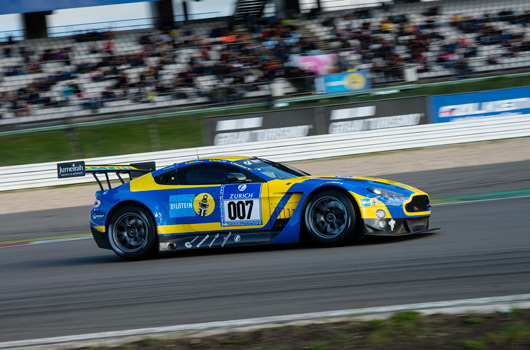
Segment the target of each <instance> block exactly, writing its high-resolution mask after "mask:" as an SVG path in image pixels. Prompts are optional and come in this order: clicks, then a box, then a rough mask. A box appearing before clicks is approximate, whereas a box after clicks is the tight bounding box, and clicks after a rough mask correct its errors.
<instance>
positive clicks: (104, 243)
mask: <svg viewBox="0 0 530 350" xmlns="http://www.w3.org/2000/svg"><path fill="white" fill-rule="evenodd" d="M90 231H92V237H94V241H96V244H97V245H98V247H100V248H103V249H112V247H111V246H110V242H109V236H108V234H107V233H106V232H100V231H98V230H96V229H95V228H94V227H92V226H91V227H90Z"/></svg>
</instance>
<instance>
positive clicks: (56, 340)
mask: <svg viewBox="0 0 530 350" xmlns="http://www.w3.org/2000/svg"><path fill="white" fill-rule="evenodd" d="M512 308H530V294H519V295H510V296H502V297H487V298H475V299H461V300H450V301H439V302H429V303H418V304H405V305H394V306H382V307H370V308H363V309H349V310H335V311H324V312H312V313H304V314H293V315H283V316H270V317H260V318H247V319H240V320H231V321H219V322H205V323H194V324H184V325H175V326H167V327H153V328H139V329H131V330H122V331H112V332H100V333H89V334H80V335H71V336H63V337H51V338H40V339H28V340H19V341H10V342H3V343H0V349H1V350H8V349H9V350H13V349H61V348H63V347H65V348H66V347H68V348H72V347H82V346H90V345H104V344H109V343H112V340H114V343H116V341H118V343H124V342H126V341H132V340H133V339H134V340H136V339H138V337H142V336H157V335H158V336H160V335H164V334H165V335H167V334H170V333H188V334H189V333H190V332H191V333H193V332H195V333H197V332H202V331H207V330H234V329H238V330H241V329H242V328H248V327H252V329H256V327H262V328H267V327H271V326H277V325H279V324H283V325H285V324H288V323H293V322H299V321H315V322H316V321H318V322H323V321H330V320H338V319H343V318H356V319H382V318H387V317H389V316H390V315H391V314H393V313H395V312H403V311H418V312H420V313H422V314H426V315H428V314H436V313H445V314H457V313H469V312H477V313H478V312H482V313H484V312H495V311H500V312H508V311H510V310H511V309H512ZM105 341H106V343H105Z"/></svg>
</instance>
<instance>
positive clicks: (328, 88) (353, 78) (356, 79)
mask: <svg viewBox="0 0 530 350" xmlns="http://www.w3.org/2000/svg"><path fill="white" fill-rule="evenodd" d="M368 73H369V71H364V70H362V71H358V72H350V73H338V74H327V75H323V76H320V77H317V78H316V79H315V85H316V90H317V93H319V94H337V93H341V92H353V91H365V90H370V88H371V85H370V76H369V74H368Z"/></svg>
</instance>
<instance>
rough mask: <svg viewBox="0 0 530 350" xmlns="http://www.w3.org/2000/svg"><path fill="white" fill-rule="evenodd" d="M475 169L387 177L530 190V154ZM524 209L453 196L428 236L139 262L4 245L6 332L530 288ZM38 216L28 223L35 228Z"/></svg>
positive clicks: (74, 249)
mask: <svg viewBox="0 0 530 350" xmlns="http://www.w3.org/2000/svg"><path fill="white" fill-rule="evenodd" d="M472 168H481V169H472ZM472 168H464V169H452V170H451V169H449V170H443V171H434V172H429V173H426V174H418V173H416V174H402V175H400V174H397V175H395V176H392V178H394V179H397V180H401V181H407V182H409V183H410V184H413V185H415V186H418V187H420V188H422V189H425V190H427V191H430V192H431V193H433V191H440V193H442V194H443V195H436V196H435V197H438V198H439V197H449V196H453V195H460V194H466V193H463V192H469V193H470V194H471V193H480V192H494V191H508V190H516V189H527V188H530V184H529V182H530V180H529V178H528V177H529V174H530V172H529V171H528V168H530V162H518V163H510V164H502V165H495V166H489V167H488V166H486V167H472ZM466 169H467V170H466ZM489 175H491V177H490V176H489ZM415 176H418V177H417V178H416V177H415ZM470 177H472V178H470ZM474 183H476V184H477V185H476V186H473V184H474ZM429 184H432V185H429ZM466 184H467V185H466ZM428 186H431V187H430V188H429V187H428ZM444 188H445V189H444ZM477 191H478V192H477ZM74 209H75V208H73V209H72V210H74ZM529 212H530V197H519V198H509V199H501V200H491V201H478V202H474V203H460V204H446V205H439V206H435V207H434V208H433V218H432V221H431V224H432V226H440V227H442V230H441V231H440V232H439V233H436V234H432V235H426V236H418V237H412V238H405V239H370V240H364V241H361V242H359V243H357V244H355V245H351V246H347V247H339V248H318V247H314V246H311V245H286V246H279V247H255V248H238V249H229V250H211V251H194V252H193V251H188V252H183V253H168V254H162V255H160V256H159V257H158V258H156V259H152V260H147V261H140V262H125V261H122V260H121V259H119V258H117V257H115V256H114V254H113V253H112V252H111V251H106V250H100V249H98V248H96V246H95V244H94V242H93V241H92V240H81V241H71V242H63V243H50V244H42V245H31V246H18V247H9V248H1V249H0V281H1V283H0V341H11V340H21V339H29V338H41V337H51V336H62V335H72V334H82V333H90V332H99V331H111V330H124V329H131V328H145V327H156V326H168V325H177V324H187V323H196V322H208V321H222V320H232V319H239V318H249V317H262V316H275V315H284V314H293V313H305V312H316V311H329V310H338V309H350V308H361V307H371V306H385V305H396V304H406V303H418V302H429V301H441V300H455V299H465V298H476V297H489V296H501V295H512V294H523V293H528V291H529V289H530V246H529V244H528V242H529V236H530V219H529V217H528V213H529ZM61 213H63V214H64V212H63V211H55V214H53V211H51V213H50V214H49V215H50V216H53V215H56V217H55V218H56V220H58V219H59V218H60V217H61V216H62V214H61ZM86 215H87V212H86V211H85V212H84V213H83V216H82V217H80V218H77V220H79V221H83V220H86ZM35 217H38V215H35V216H34V215H30V216H26V217H25V221H23V224H21V225H22V226H25V225H26V224H27V225H28V226H27V227H28V229H32V228H35V227H38V223H35V222H34V220H35V219H33V218H35ZM69 220H75V218H70V219H69ZM1 222H2V225H4V221H1ZM74 223H75V222H74ZM83 225H84V223H83V222H80V223H78V224H77V225H72V227H70V229H69V230H66V231H65V232H66V233H72V234H73V233H81V232H86V229H85V228H84V226H83ZM41 227H42V226H41ZM26 232H28V231H26ZM49 233H51V234H53V235H56V234H57V232H55V231H54V232H49Z"/></svg>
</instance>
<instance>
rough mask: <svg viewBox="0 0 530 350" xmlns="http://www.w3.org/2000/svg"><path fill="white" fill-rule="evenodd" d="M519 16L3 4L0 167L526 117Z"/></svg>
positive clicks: (510, 1) (528, 76)
mask: <svg viewBox="0 0 530 350" xmlns="http://www.w3.org/2000/svg"><path fill="white" fill-rule="evenodd" d="M529 23H530V3H528V2H527V1H524V0H503V1H489V0H487V1H476V0H465V1H453V0H446V1H387V0H384V1H378V0H365V1H356V0H274V1H272V0H270V1H268V0H233V1H216V0H196V1H191V0H157V1H144V2H138V1H134V0H62V1H54V2H46V1H43V0H42V1H41V0H31V1H30V0H26V1H15V0H5V1H3V2H2V5H0V142H1V144H2V147H0V166H7V165H17V164H27V163H38V162H52V161H59V160H65V159H75V158H88V157H101V156H110V155H120V154H130V153H139V152H149V151H161V150H170V149H180V148H191V147H199V146H208V145H227V144H234V143H243V142H252V141H264V140H277V139H278V140H279V139H288V138H298V137H306V136H311V135H322V134H336V133H345V132H354V131H364V130H374V129H383V128H394V127H404V126H413V125H418V124H427V123H439V122H448V121H451V122H452V121H459V120H464V119H466V118H467V119H469V118H477V117H491V116H498V115H514V114H520V113H525V112H528V111H526V109H527V108H528V107H530V102H528V101H530V100H528V96H529V95H530V90H528V89H527V88H526V87H525V86H526V85H529V83H530V73H529V72H530V40H529V34H530V26H529ZM507 88H512V89H513V88H517V89H516V90H503V91H498V92H496V93H495V94H490V95H488V94H476V95H465V96H463V95H461V96H460V97H458V95H455V96H454V97H449V98H447V97H443V96H441V95H447V94H458V93H471V92H477V91H485V90H492V89H507ZM514 96H515V97H514ZM453 101H460V102H458V103H454V102H453Z"/></svg>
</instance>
